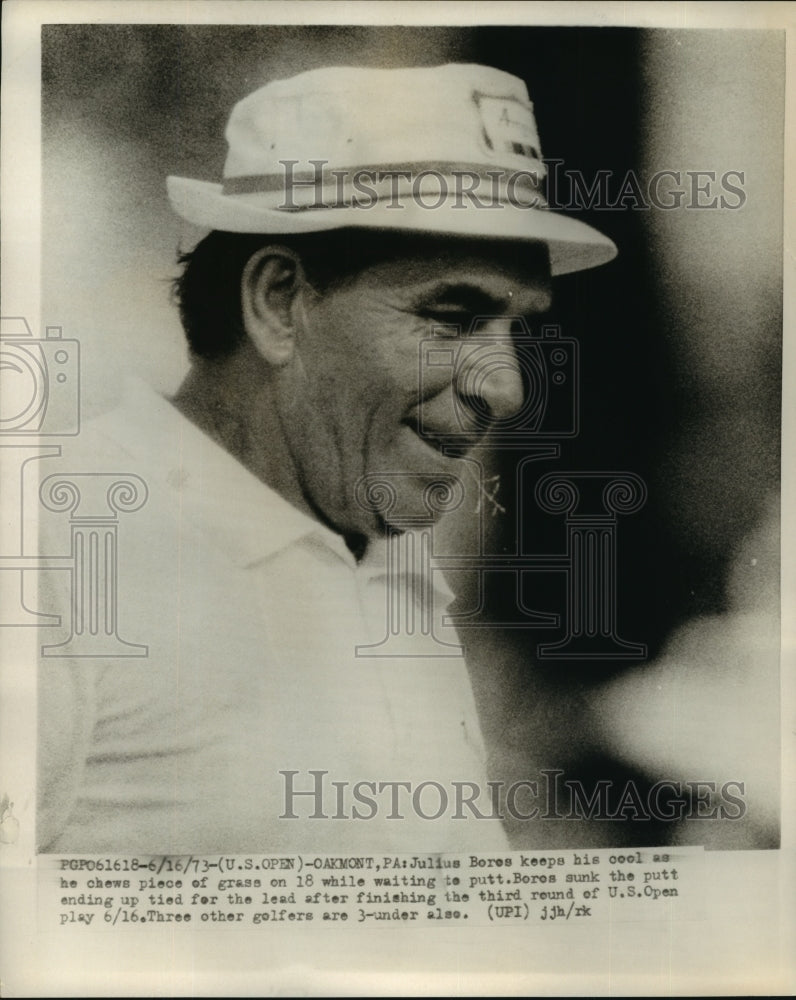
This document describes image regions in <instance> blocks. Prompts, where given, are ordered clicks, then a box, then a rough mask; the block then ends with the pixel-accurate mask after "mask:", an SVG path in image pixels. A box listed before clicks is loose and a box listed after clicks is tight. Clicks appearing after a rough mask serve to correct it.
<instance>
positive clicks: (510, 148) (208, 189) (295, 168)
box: [167, 63, 617, 274]
mask: <svg viewBox="0 0 796 1000" xmlns="http://www.w3.org/2000/svg"><path fill="white" fill-rule="evenodd" d="M226 138H227V143H228V146H229V151H228V155H227V160H226V164H225V166H224V182H223V184H212V183H208V182H207V181H199V180H192V179H190V178H186V177H169V178H168V182H167V183H168V192H169V199H170V201H171V204H172V206H173V208H174V209H175V211H176V212H177V213H178V214H179V215H181V216H182V217H183V218H185V219H187V220H188V221H189V222H192V223H194V224H196V225H198V226H202V227H206V228H209V229H220V230H225V231H227V232H236V233H304V232H320V231H323V230H328V229H338V228H342V227H351V226H353V227H366V228H387V229H409V230H415V231H421V232H433V233H447V234H455V235H461V236H468V237H479V236H483V237H491V238H507V239H519V240H538V241H541V242H544V243H546V244H547V246H548V247H549V250H550V259H551V268H552V272H553V274H565V273H567V272H570V271H579V270H583V269H585V268H588V267H596V266H597V265H598V264H604V263H605V262H607V261H609V260H611V259H612V258H613V257H615V256H616V252H617V251H616V247H615V246H614V244H613V243H612V241H611V240H609V239H608V238H607V237H606V236H603V234H602V233H599V232H597V230H596V229H593V228H592V227H591V226H587V225H586V224H585V223H583V222H580V221H579V220H577V219H573V218H570V217H568V216H565V215H561V214H560V213H557V212H552V211H550V209H549V208H548V206H547V203H546V201H545V199H544V194H543V181H544V176H545V166H544V163H543V162H542V153H541V148H540V145H539V137H538V133H537V130H536V122H535V120H534V116H533V105H532V104H531V103H530V101H529V99H528V92H527V89H526V87H525V84H524V83H523V81H522V80H520V79H518V78H517V77H515V76H511V75H510V74H508V73H504V72H502V71H501V70H497V69H492V68H490V67H487V66H476V65H468V64H462V63H451V64H449V65H447V66H435V67H430V68H425V67H420V68H410V69H369V68H364V67H342V66H334V67H328V68H324V69H315V70H310V71H309V72H307V73H300V74H299V75H298V76H294V77H292V78H290V79H288V80H276V81H274V82H272V83H269V84H266V86H264V87H261V88H260V89H259V90H256V91H255V92H254V93H253V94H250V95H249V96H248V97H246V98H244V99H243V100H242V101H240V102H239V103H238V104H237V105H236V106H235V107H234V108H233V110H232V114H231V116H230V119H229V124H228V126H227V131H226Z"/></svg>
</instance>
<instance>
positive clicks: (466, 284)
mask: <svg viewBox="0 0 796 1000" xmlns="http://www.w3.org/2000/svg"><path fill="white" fill-rule="evenodd" d="M367 278H368V279H370V280H371V281H378V282H384V281H386V282H387V283H389V284H390V285H392V286H393V287H401V288H404V289H405V290H406V291H407V292H410V293H412V294H413V295H416V296H418V297H420V298H422V297H424V296H430V297H432V298H433V297H438V298H444V299H446V300H451V301H453V300H457V299H459V300H462V303H463V304H465V305H466V304H467V302H466V300H467V299H475V298H476V297H477V296H479V295H480V296H481V297H483V298H484V299H494V300H495V303H496V304H501V303H504V302H505V303H508V302H509V300H513V299H520V300H522V299H525V298H526V297H527V299H528V300H529V305H530V307H531V308H533V307H536V308H539V305H538V304H537V303H538V300H539V299H544V300H545V301H546V300H548V299H549V297H550V264H549V260H548V256H547V251H546V248H545V247H544V246H542V245H530V246H529V245H528V244H524V245H522V244H518V243H514V242H512V241H508V240H501V241H495V242H486V241H484V242H482V243H475V244H474V243H471V242H469V241H468V242H462V243H461V244H457V243H456V241H445V242H439V243H425V244H418V245H417V246H414V247H412V248H411V249H410V248H406V249H405V250H402V251H401V252H399V253H396V254H395V255H393V256H391V257H389V258H388V259H385V260H383V261H381V262H379V263H377V264H374V266H373V267H372V268H369V269H368V274H367ZM520 304H521V303H520V302H519V301H518V302H517V305H520ZM545 307H546V306H545V305H542V306H541V308H545Z"/></svg>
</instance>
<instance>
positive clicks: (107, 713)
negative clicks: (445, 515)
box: [38, 384, 506, 854]
mask: <svg viewBox="0 0 796 1000" xmlns="http://www.w3.org/2000/svg"><path fill="white" fill-rule="evenodd" d="M44 464H45V463H42V465H43V466H44ZM42 471H43V472H44V471H45V470H44V469H42ZM52 471H58V472H59V473H61V472H63V473H66V472H77V471H90V472H95V473H98V474H101V473H106V472H114V473H122V472H126V473H132V474H135V475H137V476H140V477H141V478H142V479H143V480H144V481H145V482H146V485H147V488H148V492H149V496H148V499H147V502H146V503H145V505H144V506H143V507H142V508H141V509H140V510H138V511H137V512H135V513H131V514H129V515H126V516H120V519H119V525H118V632H119V635H120V636H121V638H123V639H125V640H127V641H129V642H133V643H139V644H145V645H146V647H147V655H146V656H145V657H124V658H119V657H113V658H103V657H98V658H93V659H87V658H71V659H69V658H57V657H55V658H53V657H46V658H43V659H42V668H41V679H40V688H39V702H40V717H39V733H40V779H39V787H40V800H41V801H40V806H39V833H38V841H39V846H40V849H42V850H46V851H51V852H85V853H88V852H96V851H117V852H132V851H138V852H149V853H156V854H163V853H170V854H174V853H185V852H193V853H210V852H212V853H214V852H219V851H228V852H237V853H241V852H253V851H262V850H270V851H279V850H281V851H297V850H312V851H327V852H340V851H352V850H371V851H377V850H378V851H382V850H383V851H397V850H401V851H443V850H447V851H465V850H490V849H493V850H501V849H505V847H506V840H505V835H504V833H503V830H502V827H501V824H500V822H499V821H498V820H497V819H475V818H473V817H472V812H471V810H470V808H469V807H467V806H466V805H464V806H462V805H460V804H459V803H457V801H456V796H457V795H458V794H460V792H459V791H458V790H459V789H463V788H465V787H469V786H464V785H461V784H460V785H458V786H457V785H456V784H455V783H456V782H460V783H462V782H464V783H475V785H477V786H478V787H479V788H480V789H482V792H481V795H480V798H479V799H478V800H477V801H478V804H479V808H480V811H481V812H482V813H486V814H487V815H488V814H489V805H488V803H489V798H488V794H487V790H486V774H485V766H484V760H485V754H484V748H483V743H482V738H481V733H480V728H479V724H478V718H477V714H476V709H475V705H474V702H473V697H472V692H471V688H470V683H469V678H468V674H467V669H466V665H465V662H464V660H463V658H462V657H461V656H452V657H451V656H446V657H438V656H435V655H433V654H434V653H436V652H438V649H439V647H437V646H436V643H435V642H434V640H433V639H431V638H429V637H423V636H418V637H417V638H416V641H417V647H416V652H415V653H414V655H411V656H404V657H367V656H361V655H356V653H355V648H356V647H357V646H360V647H361V646H364V645H367V644H374V643H378V642H380V641H381V640H382V639H383V638H384V637H385V635H386V629H387V619H386V606H387V599H388V596H389V595H388V590H387V577H386V567H385V558H384V554H385V547H384V545H379V544H375V545H373V544H372V545H371V546H370V547H369V550H368V553H367V554H366V556H365V558H364V559H363V560H362V561H361V562H360V563H357V562H356V560H355V559H354V557H353V556H352V554H351V552H350V551H349V549H348V548H347V546H346V545H345V543H344V541H343V539H342V538H341V537H340V536H338V535H336V534H335V533H333V532H332V531H330V530H328V529H327V528H326V527H324V526H323V525H321V524H320V523H319V522H317V521H315V520H313V519H312V518H310V517H309V516H307V515H306V514H304V513H302V512H301V511H299V510H298V509H297V508H295V507H293V506H292V505H290V504H289V503H288V502H287V501H286V500H284V499H283V498H282V497H281V496H279V495H278V494H277V493H275V492H274V491H273V490H271V489H270V488H269V487H267V486H266V485H264V484H263V483H262V482H260V481H259V480H258V479H256V477H254V476H253V475H252V474H251V473H249V472H248V471H247V470H246V469H245V468H244V467H243V466H242V465H240V464H239V463H238V462H237V461H236V460H235V459H233V458H232V457H231V456H230V455H229V454H228V453H226V452H225V451H224V450H223V449H221V448H220V447H219V446H218V445H217V444H216V443H214V442H213V441H212V440H211V439H210V438H209V437H207V436H206V435H204V434H203V433H202V432H201V431H199V430H198V429H197V428H196V427H195V426H194V425H192V424H191V423H190V422H189V421H187V420H186V419H185V418H184V417H182V415H181V414H180V413H179V412H178V411H177V410H176V409H175V408H174V407H172V406H171V404H169V403H168V402H166V401H165V400H163V399H161V398H160V397H158V396H156V395H155V394H154V393H152V392H151V391H150V390H148V389H147V388H146V387H144V386H142V385H140V384H135V385H133V386H131V387H130V390H129V392H128V394H127V398H126V399H125V401H124V403H123V405H122V406H121V407H120V408H119V409H118V410H117V411H115V412H114V413H112V414H109V415H107V416H106V417H103V418H101V419H100V420H98V421H96V422H95V425H94V426H93V428H91V430H85V431H84V432H83V433H82V434H81V437H80V439H79V442H78V445H77V447H76V448H75V449H72V450H67V449H65V453H64V456H63V457H62V458H61V459H60V460H59V461H58V465H57V467H56V466H54V465H52V463H51V464H50V466H49V467H48V468H47V469H46V472H52ZM48 518H49V519H48ZM68 538H69V531H68V519H65V518H64V516H63V515H48V517H45V518H44V519H43V522H42V530H41V539H42V543H41V544H42V545H43V546H45V547H47V546H50V547H52V546H57V545H60V548H61V551H63V550H64V549H66V550H67V551H68V547H69V541H68ZM59 540H60V541H59ZM47 554H49V553H47ZM53 554H54V553H53ZM42 576H43V577H44V578H45V585H44V586H43V587H42V588H41V594H42V600H44V601H45V602H46V601H47V600H49V601H50V606H42V607H41V610H42V611H45V612H52V611H57V612H59V613H60V614H61V615H62V616H64V617H63V620H64V623H65V624H66V623H68V621H69V611H68V608H69V600H70V599H71V594H70V592H69V589H68V588H69V574H67V573H64V572H63V571H59V570H56V571H51V572H45V573H43V574H42ZM432 582H433V586H434V589H435V614H436V619H437V623H438V624H439V621H440V620H441V612H442V611H443V610H444V607H445V606H446V604H447V603H449V601H450V598H451V593H450V591H449V590H448V588H447V585H445V583H444V581H443V580H442V578H441V575H440V574H439V573H437V572H435V573H434V574H433V577H432ZM48 595H49V596H48ZM437 629H438V625H437ZM451 631H452V630H450V629H447V632H449V633H450V632H451ZM68 632H69V629H68V628H66V629H65V630H64V629H61V630H58V629H42V630H41V634H42V642H47V643H54V642H58V641H59V640H60V639H62V638H63V637H64V634H68ZM437 634H439V631H437ZM445 641H448V642H450V641H453V642H455V641H456V637H455V635H453V636H451V635H448V636H446V637H445ZM281 772H295V773H294V774H292V775H290V776H288V775H286V774H283V773H281ZM311 772H325V774H320V776H319V775H318V774H317V773H311ZM332 782H336V783H337V784H334V785H333V784H332ZM362 782H369V783H373V784H370V785H361V784H360V785H358V783H362ZM390 782H404V783H407V782H408V783H409V785H410V788H408V789H407V788H406V786H394V785H387V786H384V787H382V789H381V790H380V789H379V784H380V783H382V785H383V783H390ZM423 782H428V783H431V784H428V785H427V786H425V789H424V790H423V789H421V790H420V792H419V793H418V791H417V789H418V786H419V785H421V784H422V783H423ZM290 787H292V789H293V790H294V791H296V792H312V793H313V794H310V795H296V796H293V797H292V798H291V797H290V796H289V794H288V790H289V788H290ZM440 787H441V788H442V789H444V792H445V795H447V796H448V802H447V806H446V808H445V809H444V810H442V813H441V815H440V816H439V818H436V819H432V818H430V817H431V816H433V815H435V814H436V813H437V812H438V811H439V809H440V806H441V805H442V804H443V798H442V794H443V793H442V792H441V791H440ZM357 788H358V794H359V800H358V798H357ZM316 793H319V794H320V797H319V795H318V794H316ZM413 793H414V794H415V800H414V803H413V799H412V794H413ZM461 794H464V795H465V797H467V795H470V794H472V790H470V792H462V793H461ZM393 795H394V796H396V800H395V801H396V803H397V808H396V809H393V806H392V802H393V800H392V796H393ZM362 796H364V797H365V798H369V799H371V800H372V801H375V803H376V810H375V815H374V816H372V817H371V818H367V819H366V818H353V816H354V813H355V812H357V813H358V814H359V816H360V817H364V816H368V815H369V814H370V813H371V812H373V808H372V806H369V805H367V804H366V803H365V802H364V801H363V800H362ZM418 796H419V797H418ZM291 813H292V814H295V816H296V817H298V818H295V819H294V818H280V817H284V816H286V815H289V814H291ZM396 815H397V816H400V817H402V818H395V817H396ZM463 816H464V817H467V818H461V817H463Z"/></svg>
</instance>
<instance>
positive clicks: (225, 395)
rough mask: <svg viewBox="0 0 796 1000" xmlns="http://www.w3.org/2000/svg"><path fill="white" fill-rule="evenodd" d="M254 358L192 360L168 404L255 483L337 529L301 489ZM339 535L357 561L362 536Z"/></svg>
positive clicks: (264, 374)
mask: <svg viewBox="0 0 796 1000" xmlns="http://www.w3.org/2000/svg"><path fill="white" fill-rule="evenodd" d="M258 362H259V359H258V358H252V357H247V356H246V355H245V354H244V353H243V352H238V353H236V355H234V356H233V357H231V358H228V359H222V360H220V361H204V360H198V361H196V362H195V363H194V365H193V367H192V368H191V370H190V372H189V373H188V375H187V376H186V378H185V380H184V381H183V383H182V385H181V386H180V388H179V389H178V390H177V393H176V394H175V395H174V396H173V397H172V399H171V403H172V405H173V406H175V407H176V408H177V409H178V410H179V411H180V413H182V415H183V416H184V417H186V419H188V420H190V421H191V423H193V424H195V425H196V426H197V427H198V428H199V429H200V430H202V431H203V432H204V433H205V434H207V435H208V437H210V438H212V439H213V440H214V441H215V442H216V443H217V444H219V445H220V446H221V447H222V448H223V449H224V450H225V451H227V452H229V454H230V455H232V456H233V458H235V459H237V460H238V461H239V462H240V463H241V465H243V466H244V467H245V468H247V469H248V470H249V472H251V473H252V474H253V475H255V476H256V477H257V478H258V479H259V480H260V481H261V482H263V483H265V484H266V485H267V486H270V487H271V489H273V490H275V491H276V492H277V493H279V494H280V495H281V496H283V497H284V498H285V499H286V500H287V501H288V502H289V503H291V504H293V506H294V507H297V508H298V509H299V510H301V511H303V512H304V513H305V514H308V515H309V516H310V517H312V518H313V519H315V520H316V521H320V522H321V523H322V524H325V525H326V526H327V527H328V528H330V529H331V530H332V531H335V532H337V533H338V534H339V533H340V532H339V530H338V529H337V528H336V527H335V526H334V525H333V524H329V523H328V521H327V520H326V518H325V517H324V515H323V512H322V511H320V510H318V509H317V508H316V507H315V506H314V504H312V502H311V501H310V500H309V499H308V498H307V497H306V496H305V494H304V492H303V490H302V488H301V483H300V481H299V477H298V474H297V472H296V464H295V461H294V459H293V456H292V455H291V454H290V451H289V448H288V445H287V441H286V439H285V435H284V433H283V430H282V425H281V421H280V419H279V415H278V413H277V411H276V408H275V407H274V405H273V387H272V386H271V385H270V377H271V376H270V372H269V371H268V369H267V368H265V367H261V366H260V365H259V363H258ZM343 538H344V540H345V543H346V545H347V546H348V548H349V550H350V551H351V553H352V554H353V556H354V558H355V559H356V560H357V562H359V561H361V560H362V559H363V558H364V555H365V552H366V551H367V548H368V539H367V537H366V536H365V535H362V534H356V533H354V534H344V535H343Z"/></svg>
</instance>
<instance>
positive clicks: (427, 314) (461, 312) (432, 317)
mask: <svg viewBox="0 0 796 1000" xmlns="http://www.w3.org/2000/svg"><path fill="white" fill-rule="evenodd" d="M420 315H421V316H422V317H423V318H424V319H427V320H429V321H430V322H432V323H437V324H439V325H440V326H455V327H458V328H459V330H460V331H461V332H462V333H466V332H467V331H468V330H469V329H470V325H471V323H472V319H473V317H472V313H470V312H469V311H468V310H466V309H424V310H423V311H422V312H421V314H420Z"/></svg>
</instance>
